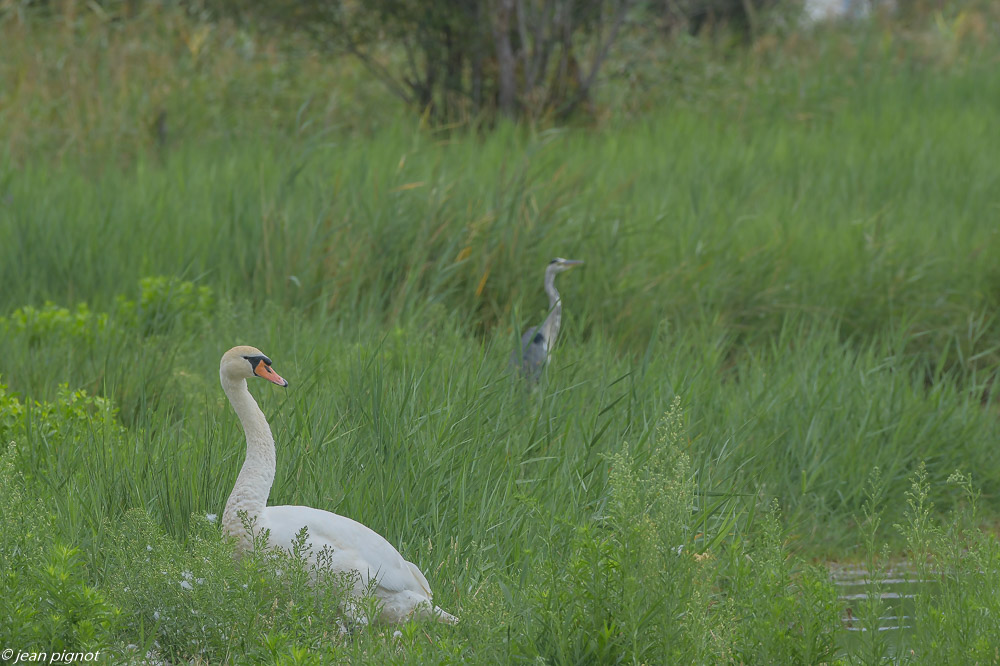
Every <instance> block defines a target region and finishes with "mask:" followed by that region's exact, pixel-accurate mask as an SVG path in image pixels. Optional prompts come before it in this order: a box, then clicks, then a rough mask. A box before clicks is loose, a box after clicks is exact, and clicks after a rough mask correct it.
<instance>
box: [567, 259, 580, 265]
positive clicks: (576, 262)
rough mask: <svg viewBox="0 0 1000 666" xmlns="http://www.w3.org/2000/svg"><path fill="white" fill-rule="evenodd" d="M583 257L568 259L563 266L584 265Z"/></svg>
mask: <svg viewBox="0 0 1000 666" xmlns="http://www.w3.org/2000/svg"><path fill="white" fill-rule="evenodd" d="M582 265H583V259H567V260H566V261H564V262H563V266H582Z"/></svg>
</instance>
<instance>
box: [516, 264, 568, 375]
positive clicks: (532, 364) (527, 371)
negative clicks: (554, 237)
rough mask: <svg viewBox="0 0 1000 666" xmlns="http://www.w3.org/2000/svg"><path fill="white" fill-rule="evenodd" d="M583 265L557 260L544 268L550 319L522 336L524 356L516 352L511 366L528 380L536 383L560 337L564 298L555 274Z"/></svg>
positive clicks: (547, 318) (522, 353)
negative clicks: (557, 287)
mask: <svg viewBox="0 0 1000 666" xmlns="http://www.w3.org/2000/svg"><path fill="white" fill-rule="evenodd" d="M582 263H583V262H582V261H580V260H579V259H563V258H562V257H556V258H555V259H553V260H552V261H550V262H549V265H548V266H547V267H546V268H545V293H546V294H548V296H549V316H547V317H546V318H545V321H543V322H542V324H541V325H540V326H532V327H531V328H529V329H528V330H527V331H525V332H524V335H523V336H521V354H520V356H518V353H517V351H515V352H514V354H513V355H512V356H511V359H510V362H511V365H514V366H517V367H519V368H520V370H521V372H522V373H523V374H524V376H525V377H527V378H528V379H529V380H531V381H534V380H537V379H538V377H539V376H540V375H541V374H542V368H543V367H545V364H547V363H548V362H549V360H551V357H550V356H549V352H551V351H552V345H553V344H554V343H555V341H556V336H557V335H559V325H560V324H561V323H562V299H561V298H560V297H559V292H558V291H556V273H562V272H563V271H568V270H569V269H571V268H573V267H574V266H579V265H580V264H582Z"/></svg>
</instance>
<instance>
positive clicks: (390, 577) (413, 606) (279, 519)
mask: <svg viewBox="0 0 1000 666" xmlns="http://www.w3.org/2000/svg"><path fill="white" fill-rule="evenodd" d="M254 376H256V377H263V378H264V379H266V380H268V381H269V382H272V383H274V384H277V385H278V386H288V382H286V381H285V380H284V379H282V378H281V377H279V376H278V374H277V373H276V372H275V371H274V370H272V369H271V359H269V358H268V357H267V356H265V355H264V354H262V353H261V351H260V350H259V349H255V348H253V347H244V346H240V347H233V348H232V349H230V350H229V351H227V352H226V353H225V354H223V356H222V362H221V363H220V364H219V379H220V381H221V382H222V390H224V391H225V392H226V396H228V397H229V402H230V404H232V406H233V409H234V410H236V414H237V416H239V418H240V423H242V424H243V431H244V432H245V433H246V438H247V458H246V461H245V462H244V463H243V469H242V470H240V475H239V478H238V479H237V480H236V486H235V487H233V492H232V494H231V495H230V496H229V500H228V501H227V502H226V509H225V511H224V512H223V514H222V528H223V530H224V531H225V532H226V533H227V534H230V535H232V536H234V537H236V538H237V539H238V540H239V546H240V548H241V549H244V550H245V549H249V548H250V547H252V538H251V536H250V535H249V534H248V533H247V530H246V528H245V527H244V525H243V521H242V520H241V518H240V515H239V513H240V512H242V511H245V512H246V514H247V517H248V518H249V519H250V520H251V521H255V524H254V528H255V530H260V529H267V530H269V532H270V534H269V537H268V545H269V546H271V547H281V548H284V549H286V550H290V549H291V546H292V542H293V540H294V539H295V535H296V534H297V533H298V532H299V530H301V529H302V528H303V527H305V528H306V529H307V530H308V535H309V536H308V541H309V544H310V546H311V551H310V553H311V554H312V555H311V556H312V557H313V558H315V555H316V554H317V553H319V552H320V551H322V550H324V548H328V549H332V560H331V568H332V569H333V571H335V572H356V574H357V575H356V576H355V577H354V579H355V584H354V590H353V594H354V595H355V596H361V595H362V594H364V593H365V591H366V590H368V589H369V585H370V582H371V581H372V580H373V579H374V580H375V584H374V585H373V588H374V592H375V596H376V597H377V599H378V601H379V602H380V605H381V615H380V616H379V618H377V619H380V620H382V621H386V622H404V621H406V620H407V619H409V618H410V617H414V616H416V617H420V616H425V617H434V618H435V619H437V620H440V621H442V622H449V623H455V622H458V618H456V617H455V616H453V615H450V614H449V613H446V612H445V611H443V610H441V609H440V608H438V607H437V606H434V604H433V603H432V601H431V588H430V586H429V585H428V584H427V579H426V578H425V577H424V575H423V574H422V573H421V572H420V569H418V568H417V566H416V565H415V564H413V563H412V562H407V561H406V560H405V559H403V556H402V555H400V554H399V551H397V550H396V549H395V548H393V547H392V545H391V544H390V543H389V542H388V541H386V540H385V539H384V538H382V537H381V536H380V535H379V534H377V533H376V532H374V531H372V530H371V529H369V528H367V527H365V526H364V525H362V524H361V523H359V522H357V521H354V520H351V519H350V518H345V517H344V516H338V515H337V514H335V513H331V512H329V511H322V510H320V509H314V508H312V507H308V506H267V496H268V494H269V493H270V491H271V484H272V483H273V482H274V470H275V451H274V437H273V435H272V434H271V428H270V426H268V424H267V419H265V418H264V413H263V412H261V411H260V407H258V406H257V402H256V401H255V400H254V399H253V396H252V395H250V391H248V390H247V379H249V378H251V377H254ZM350 606H351V607H353V604H350ZM345 610H346V611H347V612H348V613H349V614H350V612H351V608H350V607H349V608H346V609H345ZM354 619H356V620H360V621H365V620H366V618H363V617H357V618H354Z"/></svg>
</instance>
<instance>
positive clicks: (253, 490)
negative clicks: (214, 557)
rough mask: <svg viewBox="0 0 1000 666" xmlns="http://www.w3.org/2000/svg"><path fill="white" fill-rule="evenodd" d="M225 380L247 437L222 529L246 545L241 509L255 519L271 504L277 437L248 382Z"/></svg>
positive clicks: (226, 387)
mask: <svg viewBox="0 0 1000 666" xmlns="http://www.w3.org/2000/svg"><path fill="white" fill-rule="evenodd" d="M221 380H222V390H223V391H225V392H226V396H227V397H228V398H229V403H230V404H231V405H232V406H233V410H235V411H236V415H237V416H238V417H239V418H240V423H241V424H242V425H243V432H244V433H245V434H246V438H247V457H246V461H245V462H244V463H243V469H241V470H240V475H239V477H238V478H237V479H236V485H235V486H234V487H233V492H232V493H231V494H230V495H229V500H228V501H227V502H226V509H225V511H223V513H222V528H223V530H225V531H226V532H227V533H228V534H231V535H233V536H236V537H239V539H240V542H241V543H244V544H246V543H248V537H247V534H246V530H245V529H244V527H243V522H242V521H241V520H240V517H239V512H240V511H246V513H247V517H248V518H250V520H253V519H254V518H259V516H260V514H261V512H263V511H264V507H265V506H267V496H268V494H269V493H270V492H271V484H272V483H273V482H274V467H275V454H274V437H273V436H272V435H271V428H270V427H269V426H268V425H267V419H265V418H264V412H262V411H260V407H258V406H257V402H256V401H255V400H254V399H253V396H252V395H250V391H248V390H247V381H246V380H245V379H239V380H231V379H229V378H227V377H225V376H223V377H222V378H221ZM260 527H262V526H261V525H259V524H258V525H257V528H258V529H259V528H260Z"/></svg>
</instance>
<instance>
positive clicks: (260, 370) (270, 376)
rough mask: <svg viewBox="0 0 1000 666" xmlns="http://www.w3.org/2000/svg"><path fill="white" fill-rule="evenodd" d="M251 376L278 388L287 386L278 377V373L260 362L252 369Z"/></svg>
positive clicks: (286, 383)
mask: <svg viewBox="0 0 1000 666" xmlns="http://www.w3.org/2000/svg"><path fill="white" fill-rule="evenodd" d="M253 374H255V375H257V376H258V377H261V378H263V379H266V380H267V381H269V382H271V383H272V384H277V385H278V386H288V382H286V381H285V380H284V379H282V378H281V377H280V376H278V373H277V372H275V371H274V370H272V369H271V366H269V365H268V364H267V363H264V361H260V362H259V363H257V366H256V367H255V368H254V369H253Z"/></svg>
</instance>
